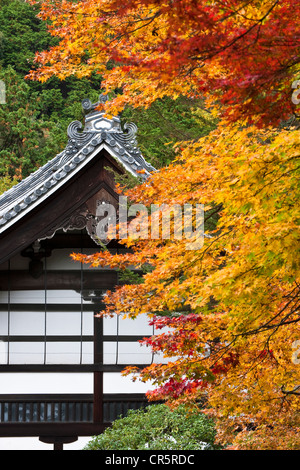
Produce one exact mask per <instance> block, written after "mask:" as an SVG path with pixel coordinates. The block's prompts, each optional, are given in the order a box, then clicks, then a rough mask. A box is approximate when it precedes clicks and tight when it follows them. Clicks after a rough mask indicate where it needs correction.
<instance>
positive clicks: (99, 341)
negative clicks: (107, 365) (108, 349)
mask: <svg viewBox="0 0 300 470" xmlns="http://www.w3.org/2000/svg"><path fill="white" fill-rule="evenodd" d="M98 311H99V310H98ZM94 363H95V364H100V365H102V364H103V319H102V318H96V317H95V318H94ZM93 420H94V423H103V372H102V371H101V372H99V371H97V372H94V416H93Z"/></svg>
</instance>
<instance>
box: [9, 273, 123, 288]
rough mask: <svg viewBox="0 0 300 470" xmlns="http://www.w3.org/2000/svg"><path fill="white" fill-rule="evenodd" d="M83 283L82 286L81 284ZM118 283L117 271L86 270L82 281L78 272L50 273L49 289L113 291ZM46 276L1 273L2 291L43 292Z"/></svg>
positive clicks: (48, 278) (48, 276) (48, 275)
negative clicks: (36, 276)
mask: <svg viewBox="0 0 300 470" xmlns="http://www.w3.org/2000/svg"><path fill="white" fill-rule="evenodd" d="M81 281H82V284H81ZM117 282H118V273H117V272H116V271H112V270H111V271H104V270H103V271H102V270H101V271H99V270H96V269H94V270H92V269H91V270H90V271H89V270H88V269H86V270H84V272H83V278H82V279H81V272H80V269H79V270H78V271H62V270H61V271H60V270H57V271H48V272H47V289H48V290H51V289H54V290H61V289H66V290H78V291H80V290H81V288H83V289H91V290H93V289H95V290H96V289H113V288H114V286H115V285H116V284H117ZM45 284H46V283H45V275H44V274H42V275H41V276H40V277H39V278H37V279H36V278H34V277H32V276H31V275H30V274H29V272H27V271H11V272H10V276H9V277H8V275H7V271H0V290H9V288H10V290H43V289H45Z"/></svg>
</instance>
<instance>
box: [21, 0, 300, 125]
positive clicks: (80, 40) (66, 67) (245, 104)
mask: <svg viewBox="0 0 300 470" xmlns="http://www.w3.org/2000/svg"><path fill="white" fill-rule="evenodd" d="M29 1H30V2H31V3H34V4H35V3H38V4H39V6H40V8H41V13H40V15H39V16H40V17H41V18H43V19H44V20H46V21H47V22H49V31H50V33H51V34H52V35H53V36H55V37H58V38H59V40H60V42H59V44H58V45H57V46H54V47H52V48H50V50H49V51H43V52H40V53H37V54H36V62H37V64H38V66H39V67H38V68H37V70H35V71H33V72H32V73H31V75H30V76H31V78H38V79H40V80H42V81H45V80H47V79H49V77H52V76H53V75H55V76H57V77H59V78H61V79H65V78H66V77H68V76H70V75H76V76H78V77H85V76H89V75H90V74H91V72H92V71H96V72H97V73H99V74H101V75H102V76H103V84H102V86H103V87H104V89H106V90H107V91H113V90H115V89H120V88H122V94H119V95H118V96H117V97H116V99H115V100H114V101H113V102H112V103H111V104H107V108H108V109H109V110H110V111H111V112H112V113H115V112H116V111H117V110H120V109H121V108H122V107H123V106H124V104H125V103H126V102H128V101H129V102H130V103H131V105H133V106H137V107H140V106H143V107H147V106H149V105H150V103H152V102H153V101H155V100H156V99H158V98H161V97H163V96H170V97H172V98H176V97H178V96H180V95H185V96H190V97H193V98H195V97H199V96H200V97H201V98H202V97H206V98H207V102H208V104H209V105H210V106H213V105H214V104H217V105H218V107H217V108H216V112H219V110H220V106H219V105H220V104H222V105H223V107H222V114H223V115H225V116H226V117H227V118H228V119H230V120H231V121H236V119H237V118H242V119H247V120H248V121H251V122H259V123H263V122H272V123H278V122H280V121H281V120H282V119H283V118H284V117H288V116H289V115H290V114H291V112H292V111H293V104H292V103H291V100H290V88H291V78H292V77H295V79H297V78H298V76H297V74H298V72H299V51H300V35H299V30H298V27H297V25H298V24H299V20H300V7H299V2H298V1H297V0H250V1H248V2H246V1H241V0H230V1H227V0H226V1H217V2H203V1H196V0H174V1H170V2H165V1H163V0H127V1H124V2H122V3H120V2H119V1H117V0H84V1H76V2H73V1H72V0H54V1H48V0H40V1H38V2H37V0H29ZM283 103H284V105H283Z"/></svg>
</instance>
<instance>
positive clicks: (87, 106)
mask: <svg viewBox="0 0 300 470" xmlns="http://www.w3.org/2000/svg"><path fill="white" fill-rule="evenodd" d="M106 101H109V97H108V95H106V94H104V93H102V94H101V95H100V96H99V100H98V101H97V103H92V102H91V100H90V99H89V98H85V99H84V100H82V102H81V105H82V109H83V111H84V113H85V114H88V113H90V112H92V111H94V110H95V109H96V108H97V106H99V104H104V103H105V102H106Z"/></svg>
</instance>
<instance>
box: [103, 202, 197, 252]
mask: <svg viewBox="0 0 300 470" xmlns="http://www.w3.org/2000/svg"><path fill="white" fill-rule="evenodd" d="M127 199H128V198H127V197H126V196H120V197H119V210H118V213H117V211H116V208H115V207H114V205H113V204H110V203H108V202H102V203H101V204H99V205H98V207H97V213H96V216H97V226H96V236H97V237H98V238H99V239H100V240H104V239H106V238H109V239H119V240H122V239H123V240H124V239H128V238H129V239H131V240H138V239H139V240H145V239H150V240H158V239H161V240H169V239H171V238H172V239H174V240H183V241H185V244H186V249H187V250H199V249H201V248H202V247H203V244H204V205H203V204H195V205H192V204H183V205H182V206H181V205H180V204H173V205H168V204H162V205H158V204H151V206H150V208H149V207H146V206H145V205H144V204H140V203H139V204H132V205H131V206H128V200H127Z"/></svg>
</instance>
